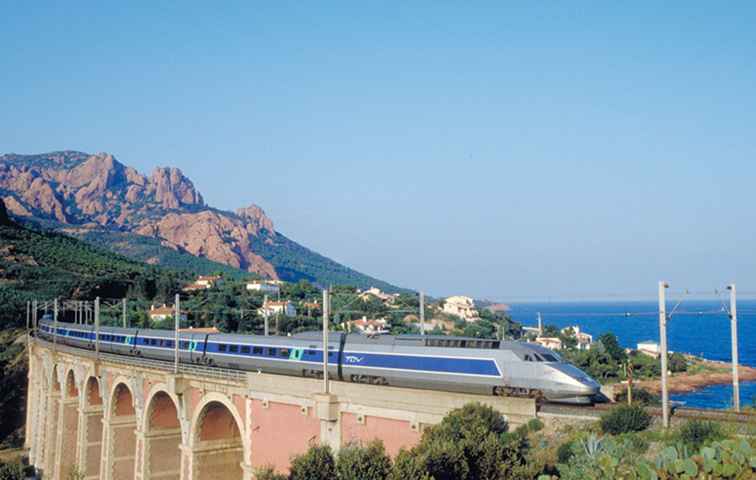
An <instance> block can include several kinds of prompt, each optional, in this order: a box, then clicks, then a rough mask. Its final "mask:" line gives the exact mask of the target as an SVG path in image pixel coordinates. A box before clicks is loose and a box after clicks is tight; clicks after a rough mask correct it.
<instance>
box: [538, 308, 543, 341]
mask: <svg viewBox="0 0 756 480" xmlns="http://www.w3.org/2000/svg"><path fill="white" fill-rule="evenodd" d="M538 336H539V337H542V336H543V317H541V312H538Z"/></svg>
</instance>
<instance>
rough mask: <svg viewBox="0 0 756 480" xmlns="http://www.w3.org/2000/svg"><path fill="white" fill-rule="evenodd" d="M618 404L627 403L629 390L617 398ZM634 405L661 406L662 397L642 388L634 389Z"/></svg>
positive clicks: (623, 391)
mask: <svg viewBox="0 0 756 480" xmlns="http://www.w3.org/2000/svg"><path fill="white" fill-rule="evenodd" d="M616 400H617V403H627V388H623V389H622V391H621V392H620V393H618V394H617V396H616ZM633 403H637V404H640V405H661V397H660V396H659V395H656V394H654V393H651V392H649V391H648V390H644V389H642V388H633Z"/></svg>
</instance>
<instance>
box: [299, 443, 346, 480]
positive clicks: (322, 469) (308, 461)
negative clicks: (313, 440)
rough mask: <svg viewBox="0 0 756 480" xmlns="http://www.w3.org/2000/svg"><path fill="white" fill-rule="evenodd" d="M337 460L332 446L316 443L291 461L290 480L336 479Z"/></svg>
mask: <svg viewBox="0 0 756 480" xmlns="http://www.w3.org/2000/svg"><path fill="white" fill-rule="evenodd" d="M335 478H336V462H335V461H334V459H333V452H332V451H331V447H329V446H327V445H315V446H312V447H310V449H309V450H307V452H305V453H304V454H302V455H298V456H296V457H294V459H293V460H292V461H291V471H290V473H289V479H290V480H334V479H335Z"/></svg>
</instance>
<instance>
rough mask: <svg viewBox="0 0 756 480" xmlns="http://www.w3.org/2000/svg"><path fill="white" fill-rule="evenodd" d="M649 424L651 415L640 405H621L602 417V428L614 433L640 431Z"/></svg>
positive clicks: (606, 431)
mask: <svg viewBox="0 0 756 480" xmlns="http://www.w3.org/2000/svg"><path fill="white" fill-rule="evenodd" d="M649 425H651V416H650V415H649V414H648V413H646V410H644V409H643V407H641V406H639V405H620V406H619V407H615V408H614V409H612V410H611V411H610V412H609V413H606V414H604V415H603V416H602V417H601V430H602V431H603V432H604V433H611V434H612V435H619V434H621V433H628V432H640V431H641V430H645V429H646V428H648V426H649Z"/></svg>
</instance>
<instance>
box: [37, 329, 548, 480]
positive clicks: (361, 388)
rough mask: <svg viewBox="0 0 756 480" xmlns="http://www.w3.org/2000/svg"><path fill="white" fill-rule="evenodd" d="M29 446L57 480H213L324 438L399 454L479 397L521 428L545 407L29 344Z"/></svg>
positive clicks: (244, 475) (247, 477)
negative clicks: (327, 384) (70, 479)
mask: <svg viewBox="0 0 756 480" xmlns="http://www.w3.org/2000/svg"><path fill="white" fill-rule="evenodd" d="M28 387H29V388H28V408H27V418H26V443H27V445H26V446H27V448H28V449H29V458H30V461H31V463H32V464H33V465H34V466H36V467H37V469H38V470H39V471H40V472H41V473H42V475H43V477H44V478H45V479H65V478H66V477H67V476H68V474H69V472H71V471H72V470H73V469H78V471H79V472H81V473H82V474H83V476H84V478H87V479H103V480H124V479H136V480H148V479H166V480H168V479H180V480H213V479H244V480H251V479H253V478H254V471H255V469H257V468H259V467H263V466H273V467H274V468H275V469H276V470H278V471H282V472H285V471H287V469H288V466H289V460H290V457H291V456H292V455H294V454H297V453H301V452H304V451H305V450H307V448H308V447H309V446H310V445H311V444H313V443H324V444H327V445H330V446H331V448H333V449H334V450H338V449H339V448H340V447H341V446H342V445H347V444H349V443H353V442H360V441H368V440H372V439H374V438H378V439H381V440H382V441H383V442H384V445H385V446H386V449H387V451H388V452H389V453H390V454H392V455H394V454H396V453H397V452H398V451H399V449H400V448H402V447H410V446H412V445H413V444H414V443H416V442H417V441H418V440H419V439H420V436H421V434H422V431H423V429H424V428H425V427H426V426H428V425H432V424H434V423H437V422H439V421H440V420H441V419H442V418H443V416H444V415H445V414H446V413H448V412H449V411H450V410H452V409H454V408H457V407H460V406H462V405H463V404H465V403H468V402H471V401H479V402H482V403H485V404H488V405H491V406H492V407H494V408H496V409H497V410H499V411H500V412H502V414H504V415H505V416H506V418H507V419H508V421H509V422H510V424H512V425H519V424H521V423H523V422H525V421H527V420H529V419H530V418H533V417H535V415H536V406H535V403H534V401H533V400H529V399H519V398H499V397H488V396H475V395H465V394H456V393H448V392H436V391H422V390H412V389H402V388H393V387H381V386H375V385H363V384H354V383H346V382H336V381H334V382H331V388H330V393H328V394H326V393H322V392H323V382H322V380H316V379H308V378H297V377H286V376H279V375H269V374H265V373H262V372H240V371H234V370H224V369H218V368H208V367H199V366H193V365H179V366H178V369H177V370H174V365H173V364H172V363H170V362H160V361H154V360H144V359H135V358H130V357H122V356H118V355H111V354H103V353H99V354H97V353H95V352H92V351H87V350H81V349H74V348H70V347H66V346H63V345H54V344H52V343H49V342H46V341H44V340H41V339H34V338H32V339H30V341H29V384H28Z"/></svg>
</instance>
